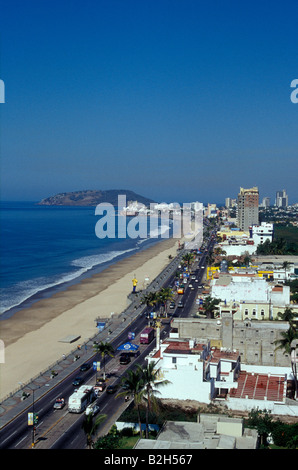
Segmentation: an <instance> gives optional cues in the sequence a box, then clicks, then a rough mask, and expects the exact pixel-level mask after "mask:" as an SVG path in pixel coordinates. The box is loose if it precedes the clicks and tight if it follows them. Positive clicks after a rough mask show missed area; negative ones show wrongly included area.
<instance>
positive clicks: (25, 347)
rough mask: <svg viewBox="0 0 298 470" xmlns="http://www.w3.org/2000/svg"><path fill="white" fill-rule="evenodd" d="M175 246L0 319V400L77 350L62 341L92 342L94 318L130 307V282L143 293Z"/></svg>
mask: <svg viewBox="0 0 298 470" xmlns="http://www.w3.org/2000/svg"><path fill="white" fill-rule="evenodd" d="M177 248H178V241H177V240H176V239H175V240H173V239H170V240H165V241H162V242H160V243H157V244H156V245H154V246H153V247H150V248H148V249H147V250H143V251H141V252H140V253H136V254H134V255H132V256H131V257H129V258H126V259H123V260H121V261H119V262H118V263H115V264H114V265H112V266H110V267H108V268H107V269H105V270H104V271H102V272H101V273H99V274H95V275H94V276H92V277H90V278H88V279H84V280H82V281H81V282H80V283H78V284H76V285H73V286H71V287H68V288H67V289H65V290H64V291H62V292H59V293H56V294H54V295H53V296H51V297H49V298H46V299H42V300H39V301H37V302H36V303H34V304H33V305H31V306H30V307H29V308H26V309H22V310H21V311H19V312H16V313H15V314H14V315H13V316H12V317H11V318H8V319H6V320H2V321H0V329H1V339H2V340H3V341H4V345H5V350H4V354H5V363H4V364H0V380H1V382H0V397H3V396H5V395H7V394H8V393H10V392H11V391H13V390H15V389H16V388H17V387H18V383H19V382H27V381H28V380H30V378H32V377H34V376H36V375H37V374H38V373H39V372H41V371H42V370H45V369H46V368H47V367H48V366H50V365H51V364H53V363H54V362H55V361H58V360H59V359H61V357H62V355H63V354H68V353H69V352H70V351H72V350H73V349H74V348H75V346H76V343H63V342H61V339H63V338H65V337H66V336H69V335H74V336H80V340H79V343H80V342H82V343H83V342H85V341H87V340H88V339H89V338H92V337H93V336H94V335H95V334H96V333H97V331H98V330H97V328H96V322H95V319H96V318H110V317H111V313H112V312H114V315H115V316H116V315H119V314H120V313H121V312H122V311H123V310H125V308H126V307H127V306H128V304H129V302H128V299H127V296H128V294H129V293H130V292H131V291H132V279H133V278H134V277H135V276H136V279H137V280H138V284H137V289H138V290H141V289H142V288H143V286H144V282H145V278H149V282H152V281H153V280H154V278H155V277H156V276H157V275H158V274H159V273H160V272H161V271H162V269H163V268H164V267H165V266H166V265H167V264H169V262H170V260H169V255H172V256H173V257H174V256H175V255H176V253H177Z"/></svg>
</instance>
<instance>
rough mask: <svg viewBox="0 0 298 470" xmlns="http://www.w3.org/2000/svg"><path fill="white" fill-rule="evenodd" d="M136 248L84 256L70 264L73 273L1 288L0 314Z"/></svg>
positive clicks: (43, 277)
mask: <svg viewBox="0 0 298 470" xmlns="http://www.w3.org/2000/svg"><path fill="white" fill-rule="evenodd" d="M136 250H137V248H131V249H128V250H123V251H111V252H108V253H102V254H98V255H92V256H84V257H82V258H78V259H75V260H73V261H72V262H71V266H73V267H74V268H79V269H76V270H75V271H73V272H70V273H67V274H66V273H65V274H61V275H57V276H53V277H52V279H49V278H48V277H45V276H42V277H38V278H36V279H32V280H28V281H21V282H19V283H17V284H15V285H14V286H11V287H6V288H2V289H1V290H0V291H1V307H0V314H3V313H5V312H7V311H8V310H11V309H12V308H16V307H19V306H20V305H21V304H23V303H24V302H25V301H28V300H29V299H31V298H32V297H33V296H34V295H37V294H40V293H42V292H44V291H45V290H47V289H51V288H54V287H57V286H59V285H62V284H64V283H67V282H71V281H74V280H75V279H77V278H79V277H80V276H82V275H83V274H85V273H86V272H87V271H89V270H91V269H92V268H94V267H96V266H100V265H101V264H104V263H107V262H109V261H112V260H113V259H115V258H118V257H120V256H122V255H124V254H126V253H129V252H131V251H136Z"/></svg>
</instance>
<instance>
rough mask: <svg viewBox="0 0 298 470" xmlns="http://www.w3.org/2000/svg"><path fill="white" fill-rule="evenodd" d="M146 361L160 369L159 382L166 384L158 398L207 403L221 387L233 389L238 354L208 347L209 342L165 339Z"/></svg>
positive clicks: (238, 361)
mask: <svg viewBox="0 0 298 470" xmlns="http://www.w3.org/2000/svg"><path fill="white" fill-rule="evenodd" d="M147 359H148V362H149V363H150V362H152V361H153V362H156V368H160V369H161V373H160V379H161V380H168V381H169V383H168V384H167V385H166V386H164V387H160V388H159V398H171V399H179V400H197V401H200V402H202V403H210V401H211V400H212V398H214V397H215V396H216V394H217V393H218V390H220V389H221V388H222V387H223V388H225V389H227V388H228V389H230V388H233V387H235V386H237V385H236V381H235V374H236V372H237V370H238V369H239V367H240V357H239V352H238V351H233V352H230V351H221V350H219V349H216V348H210V342H205V343H196V342H195V341H194V340H189V341H188V340H174V339H169V340H166V341H164V342H163V343H160V347H159V349H158V350H155V351H153V352H152V353H151V354H150V355H149V356H148V357H147Z"/></svg>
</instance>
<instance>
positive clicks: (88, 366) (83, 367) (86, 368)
mask: <svg viewBox="0 0 298 470" xmlns="http://www.w3.org/2000/svg"><path fill="white" fill-rule="evenodd" d="M90 367H91V364H88V363H87V362H85V364H82V365H81V367H80V371H81V372H86V370H89V369H90Z"/></svg>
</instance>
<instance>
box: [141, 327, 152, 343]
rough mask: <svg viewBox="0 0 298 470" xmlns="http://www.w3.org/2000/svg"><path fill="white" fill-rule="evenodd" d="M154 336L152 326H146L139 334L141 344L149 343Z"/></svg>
mask: <svg viewBox="0 0 298 470" xmlns="http://www.w3.org/2000/svg"><path fill="white" fill-rule="evenodd" d="M153 338H154V328H150V327H147V328H145V329H144V330H143V331H142V333H141V336H140V343H141V344H149V343H151V341H152V340H153Z"/></svg>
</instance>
